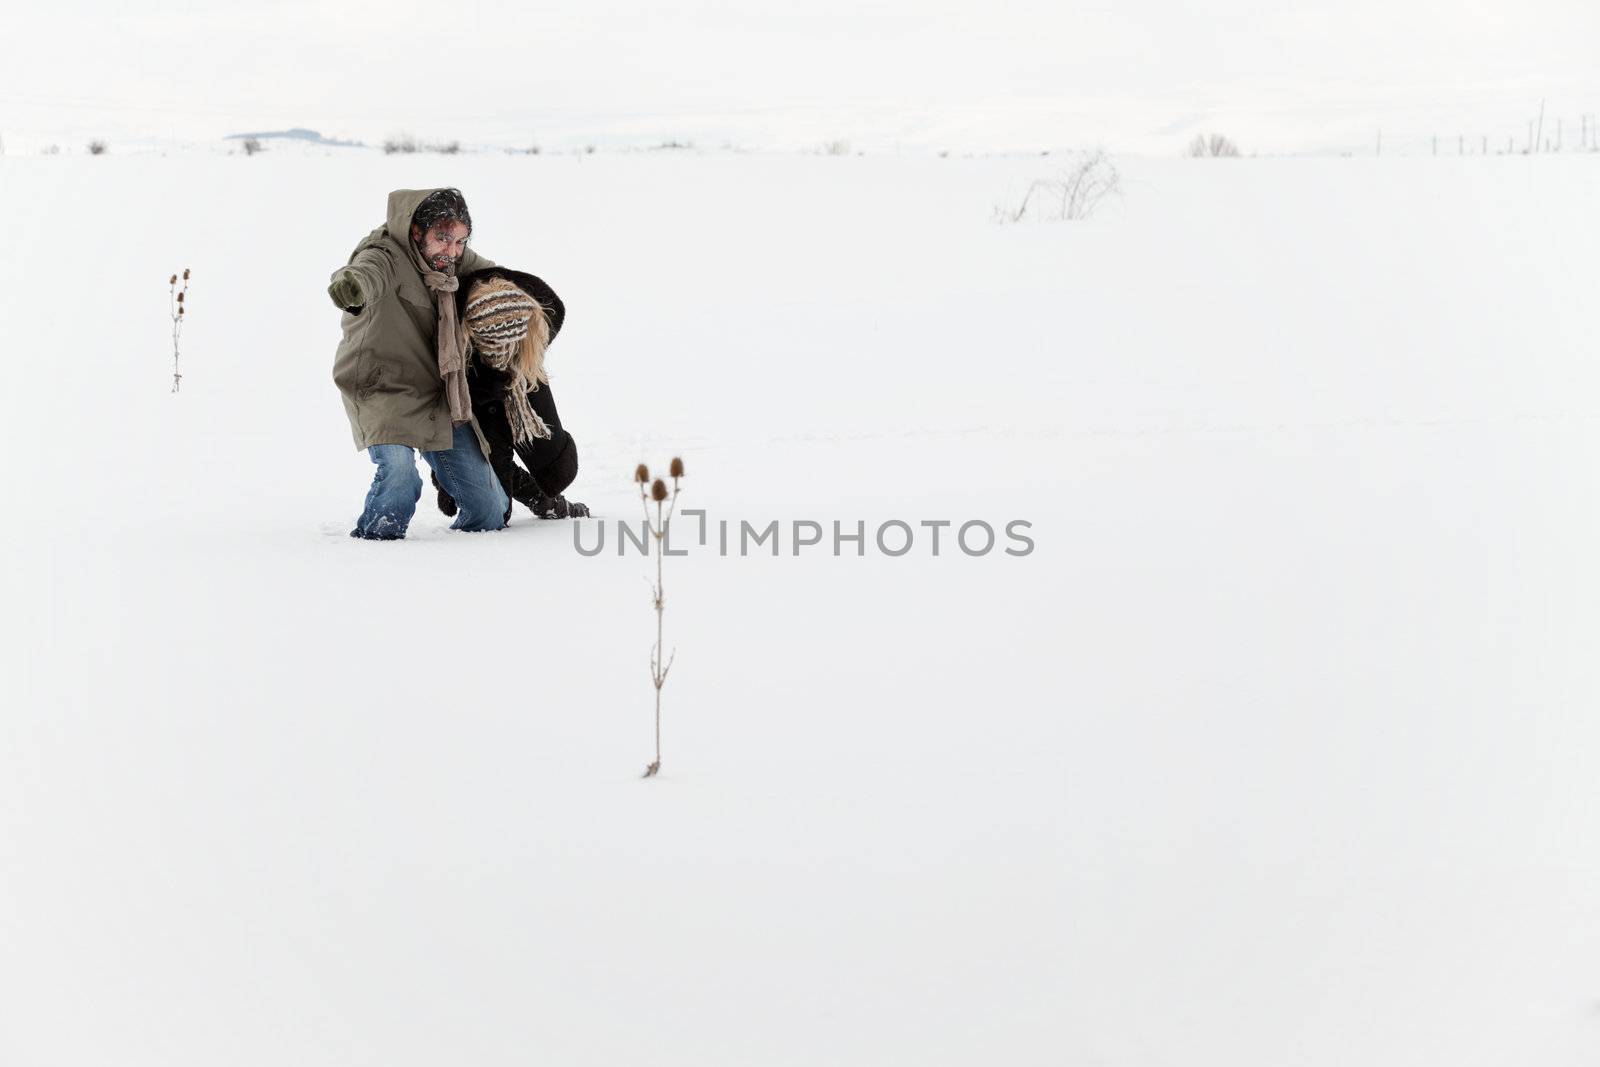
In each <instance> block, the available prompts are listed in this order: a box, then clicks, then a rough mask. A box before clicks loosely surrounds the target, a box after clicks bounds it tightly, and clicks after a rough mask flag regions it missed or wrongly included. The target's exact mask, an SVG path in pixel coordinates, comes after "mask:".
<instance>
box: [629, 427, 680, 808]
mask: <svg viewBox="0 0 1600 1067" xmlns="http://www.w3.org/2000/svg"><path fill="white" fill-rule="evenodd" d="M667 476H668V477H670V478H671V479H672V489H671V491H670V492H669V491H668V489H667V483H666V482H664V481H662V480H661V479H660V478H657V479H656V480H655V481H653V482H652V481H651V480H650V468H649V467H647V466H645V465H644V464H643V463H641V464H639V466H638V468H637V469H636V470H634V472H633V480H634V482H635V483H637V484H638V486H639V503H640V505H641V506H642V507H643V508H644V521H645V525H646V526H647V527H648V528H649V530H650V539H651V545H652V547H653V548H654V550H655V557H656V581H655V585H653V586H651V587H650V594H651V603H652V604H653V605H654V606H655V609H656V643H655V644H654V645H653V646H652V647H651V649H650V681H651V682H652V683H653V684H654V685H655V688H656V758H655V762H653V763H651V764H650V765H649V766H647V767H646V768H645V769H644V776H645V777H646V778H650V777H652V776H653V775H655V774H656V773H657V772H658V771H660V770H661V687H662V686H663V685H665V684H666V682H667V672H668V671H670V670H671V669H672V664H673V661H674V660H676V659H677V658H678V650H677V649H676V648H674V649H673V650H672V654H671V655H670V656H668V657H667V659H666V662H665V663H663V662H662V659H661V654H662V636H663V630H664V627H665V615H666V608H667V599H666V594H665V593H664V592H663V591H662V584H661V561H662V557H663V555H664V554H665V550H666V545H667V535H668V532H669V531H670V530H671V528H672V514H673V512H674V511H675V510H676V509H677V506H678V482H679V480H680V479H682V478H683V460H681V459H678V458H677V457H673V460H672V463H671V464H670V465H669V466H668V469H667ZM652 503H653V504H655V506H656V514H655V518H654V519H651V517H650V505H651V504H652Z"/></svg>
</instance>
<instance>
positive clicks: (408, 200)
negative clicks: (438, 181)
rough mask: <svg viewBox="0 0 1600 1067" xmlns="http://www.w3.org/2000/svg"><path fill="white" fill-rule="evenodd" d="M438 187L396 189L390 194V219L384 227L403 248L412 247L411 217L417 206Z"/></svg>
mask: <svg viewBox="0 0 1600 1067" xmlns="http://www.w3.org/2000/svg"><path fill="white" fill-rule="evenodd" d="M438 191H439V190H438V189H396V190H395V191H394V192H392V193H390V194H389V215H388V221H386V222H385V223H384V229H386V230H388V231H389V236H390V237H392V238H394V239H395V240H396V241H398V242H400V246H401V247H402V248H409V247H411V217H412V216H413V215H415V214H416V213H417V208H419V207H421V206H422V202H423V201H424V200H426V199H428V197H430V196H432V195H433V194H434V193H437V192H438Z"/></svg>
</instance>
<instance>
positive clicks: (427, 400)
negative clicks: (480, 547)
mask: <svg viewBox="0 0 1600 1067" xmlns="http://www.w3.org/2000/svg"><path fill="white" fill-rule="evenodd" d="M471 231H472V217H471V215H470V214H468V212H467V205H466V200H465V199H464V198H463V197H462V195H461V192H460V190H458V189H396V190H395V191H394V192H392V193H390V194H389V213H388V217H387V220H386V221H385V223H384V225H382V226H380V227H379V228H378V229H376V230H373V231H372V232H371V233H370V234H368V235H367V236H366V238H364V239H363V240H362V241H361V243H360V244H358V245H357V246H356V249H355V251H354V252H353V253H351V255H350V259H349V262H348V265H346V266H344V267H341V268H340V269H339V270H337V271H335V272H334V274H333V278H332V281H331V283H330V284H329V286H328V296H329V298H330V299H332V300H333V302H334V304H335V305H337V306H338V307H340V308H341V309H343V311H344V317H343V320H342V323H343V328H344V338H343V340H342V341H340V343H339V349H338V352H337V353H336V354H335V355H334V362H333V380H334V383H335V384H336V385H338V387H339V392H340V394H341V395H342V396H343V398H344V409H345V414H346V415H348V416H349V418H350V430H351V433H352V434H353V435H354V437H355V444H356V448H358V449H365V450H366V452H367V454H368V456H369V457H370V458H371V460H372V462H373V463H374V464H375V465H376V466H377V470H376V472H375V473H374V475H373V478H372V487H371V489H370V490H368V492H367V499H366V506H365V507H364V508H363V510H362V512H361V517H360V518H359V519H357V520H356V527H355V529H353V530H351V531H350V536H351V537H362V538H368V539H371V540H385V541H388V540H398V539H400V538H403V537H405V534H406V527H407V526H408V525H409V524H410V522H411V517H412V516H413V515H414V514H415V513H416V508H417V500H418V498H419V497H420V496H421V494H422V478H421V477H420V476H419V475H418V474H417V464H416V457H415V455H414V453H413V450H415V451H417V452H421V453H422V458H423V459H424V460H425V461H426V462H427V464H428V466H429V467H431V468H432V469H433V472H434V474H435V475H436V476H437V477H438V480H439V483H440V484H441V485H442V486H444V488H445V489H446V490H447V491H448V492H449V493H450V495H451V496H452V497H454V498H455V500H456V503H457V505H458V507H459V511H458V513H457V515H456V520H455V522H454V524H452V526H451V529H453V530H474V531H476V530H498V529H500V528H501V527H502V526H504V525H505V524H506V522H507V521H508V519H509V517H510V503H509V500H508V498H507V497H506V493H505V490H504V489H503V488H502V487H501V485H500V481H499V479H498V478H496V477H495V473H494V470H493V468H492V467H490V465H489V463H488V460H487V459H486V458H485V451H486V450H487V447H488V444H487V442H485V441H484V440H483V438H482V435H481V434H480V433H479V432H478V429H477V424H476V423H475V422H474V420H473V418H472V406H471V400H470V397H469V395H468V393H467V387H466V382H465V369H466V368H465V362H466V353H465V351H464V342H463V339H462V337H461V332H460V330H459V328H458V326H457V323H456V302H455V290H456V288H457V286H458V282H457V278H458V276H459V275H462V274H468V273H470V272H472V271H475V270H482V269H484V268H486V267H493V266H494V265H495V264H494V263H493V262H491V261H490V260H488V259H485V258H484V257H483V256H480V255H478V254H477V253H476V252H474V251H473V250H472V249H470V248H468V247H467V239H468V236H469V235H470V233H471Z"/></svg>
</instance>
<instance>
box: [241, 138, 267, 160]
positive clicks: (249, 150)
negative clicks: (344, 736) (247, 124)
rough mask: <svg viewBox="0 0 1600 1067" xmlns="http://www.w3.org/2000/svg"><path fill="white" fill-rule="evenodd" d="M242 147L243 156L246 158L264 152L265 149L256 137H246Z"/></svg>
mask: <svg viewBox="0 0 1600 1067" xmlns="http://www.w3.org/2000/svg"><path fill="white" fill-rule="evenodd" d="M242 147H243V148H244V154H245V155H247V156H253V155H255V154H256V153H257V152H265V151H266V149H265V148H264V147H262V144H261V141H260V139H259V138H256V137H246V138H245V139H244V144H243V146H242Z"/></svg>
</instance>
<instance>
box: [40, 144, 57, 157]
mask: <svg viewBox="0 0 1600 1067" xmlns="http://www.w3.org/2000/svg"><path fill="white" fill-rule="evenodd" d="M44 154H45V155H47V156H59V155H60V154H61V146H60V145H58V144H53V145H46V146H45V150H44Z"/></svg>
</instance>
